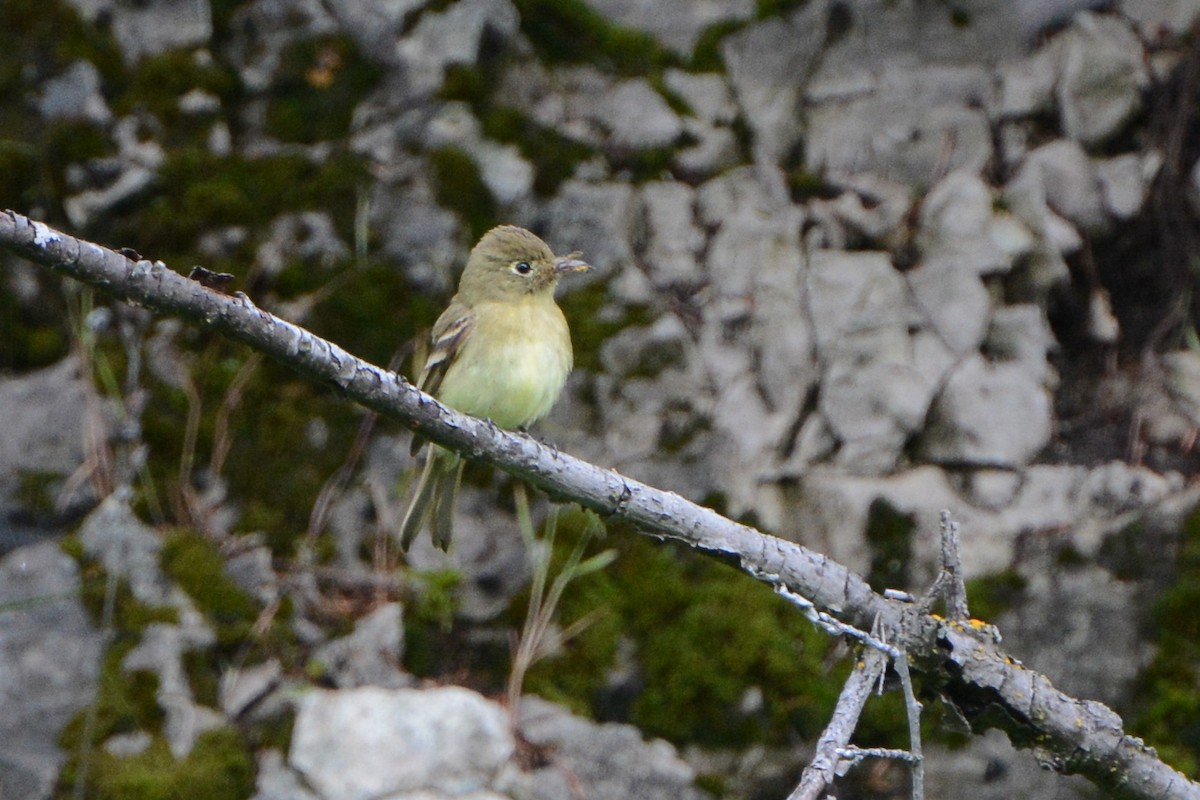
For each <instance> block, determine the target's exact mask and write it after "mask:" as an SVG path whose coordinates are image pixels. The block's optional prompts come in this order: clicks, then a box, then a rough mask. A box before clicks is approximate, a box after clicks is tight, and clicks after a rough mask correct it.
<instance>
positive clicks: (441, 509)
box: [400, 446, 464, 551]
mask: <svg viewBox="0 0 1200 800" xmlns="http://www.w3.org/2000/svg"><path fill="white" fill-rule="evenodd" d="M463 463H464V462H463V460H462V459H461V458H459V457H458V456H457V455H456V454H454V453H451V452H449V451H446V450H443V449H442V448H440V447H434V446H430V447H429V448H428V449H427V450H426V454H425V467H424V469H422V470H421V479H420V481H419V482H418V483H417V490H416V492H415V493H414V494H413V499H412V501H411V502H410V503H409V505H408V511H407V512H405V514H404V521H403V522H402V523H400V549H401V550H404V551H407V550H408V548H409V546H410V545H412V543H413V540H415V539H416V538H417V534H419V533H420V532H421V528H423V527H425V521H426V520H428V519H429V517H430V514H433V543H434V544H435V545H437V546H438V547H440V548H441V549H442V550H446V549H448V548H449V547H450V534H451V532H452V530H453V525H454V506H455V501H456V499H457V496H458V487H459V484H460V483H461V482H462V471H463Z"/></svg>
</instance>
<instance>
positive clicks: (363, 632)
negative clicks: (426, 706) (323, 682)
mask: <svg viewBox="0 0 1200 800" xmlns="http://www.w3.org/2000/svg"><path fill="white" fill-rule="evenodd" d="M403 656H404V622H403V620H402V619H401V608H400V604H399V603H385V604H384V605H381V606H380V607H379V608H377V609H375V610H374V611H372V612H371V613H370V614H367V615H366V616H365V617H363V618H362V619H360V620H358V622H357V623H355V625H354V632H353V633H351V634H350V635H348V636H343V637H342V638H340V639H334V640H333V641H331V642H328V643H326V644H324V645H322V646H321V647H319V648H318V649H317V650H316V651H315V652H314V653H313V655H312V660H313V661H314V662H317V663H318V664H320V665H321V667H322V668H323V669H324V671H325V674H326V675H328V676H329V677H330V679H331V680H332V681H333V684H334V685H335V686H337V687H338V688H339V689H351V688H355V687H358V686H380V687H383V688H385V689H398V688H401V687H403V686H407V685H408V684H409V683H410V680H409V679H408V678H407V676H405V674H404V673H403V672H402V671H401V670H400V668H399V666H398V665H399V664H400V661H401V659H402V658H403Z"/></svg>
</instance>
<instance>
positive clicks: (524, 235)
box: [400, 225, 588, 550]
mask: <svg viewBox="0 0 1200 800" xmlns="http://www.w3.org/2000/svg"><path fill="white" fill-rule="evenodd" d="M580 255H581V254H580V253H571V254H570V255H567V256H556V255H554V253H553V252H552V251H551V250H550V248H549V247H548V246H547V245H546V243H545V242H543V241H542V240H541V239H539V238H538V237H537V236H534V235H533V234H532V233H530V232H529V231H527V230H525V229H524V228H517V227H515V226H512V225H501V226H499V227H497V228H492V229H491V230H490V231H488V232H487V233H485V234H484V235H483V238H482V239H480V240H479V243H478V244H477V245H475V248H474V249H473V250H471V255H470V256H469V257H468V258H467V266H466V268H465V269H464V270H463V274H462V279H461V280H460V281H459V284H458V293H457V294H455V295H454V297H453V298H452V299H451V300H450V306H449V307H448V308H447V309H446V310H445V311H443V312H442V315H441V316H440V317H438V320H437V322H436V323H434V326H433V334H432V347H431V349H430V351H429V356H428V358H427V359H426V361H425V366H424V368H423V369H422V370H421V375H420V377H419V378H418V379H417V388H418V389H423V390H424V391H426V392H428V393H429V394H431V395H433V396H434V397H436V398H437V399H438V400H440V401H441V402H443V403H445V404H446V405H448V406H450V407H451V408H453V409H455V410H457V411H461V412H463V413H464V414H470V415H472V416H475V417H486V418H487V419H490V420H491V421H492V422H495V423H496V424H497V425H499V426H500V427H502V428H523V427H525V426H526V425H531V424H533V423H534V422H536V421H537V420H538V419H541V418H542V417H544V416H545V415H546V413H547V412H549V411H550V408H551V407H552V406H553V405H554V401H555V400H557V399H558V395H559V393H560V392H562V388H563V384H564V383H566V380H567V374H568V373H569V372H570V371H571V363H572V353H571V333H570V331H569V330H568V329H567V320H566V318H565V317H564V316H563V313H562V310H561V309H560V308H559V307H558V304H557V303H555V302H554V289H555V287H556V286H558V279H559V278H561V277H562V276H563V275H565V274H567V273H571V272H582V271H584V270H586V269H588V265H587V264H586V263H584V262H583V261H581V260H580V258H579V256H580ZM421 444H422V440H421V439H419V438H418V439H417V440H415V441H414V442H413V452H414V453H416V452H417V449H418V448H419V447H420V446H421ZM462 470H463V461H462V459H461V458H460V457H459V456H458V455H457V454H455V453H452V452H450V451H448V450H444V449H442V448H440V447H437V446H435V445H430V447H429V448H428V452H427V453H426V456H425V467H424V469H423V470H422V471H421V479H420V481H419V482H418V484H417V489H416V493H415V494H414V495H413V499H412V502H411V503H410V504H409V507H408V512H407V513H406V514H405V515H404V522H403V523H402V524H401V526H400V546H401V548H403V549H404V550H408V547H409V545H410V544H412V541H413V539H415V538H416V536H417V534H418V533H419V532H420V530H421V528H422V527H424V525H425V521H426V520H427V519H429V518H430V516H432V518H433V525H432V528H433V543H434V544H435V545H437V546H438V547H440V548H441V549H443V550H445V549H447V548H448V547H449V546H450V533H451V527H452V524H453V519H454V503H455V497H456V496H457V494H458V487H459V485H460V483H461V482H462Z"/></svg>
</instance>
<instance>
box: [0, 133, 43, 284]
mask: <svg viewBox="0 0 1200 800" xmlns="http://www.w3.org/2000/svg"><path fill="white" fill-rule="evenodd" d="M40 182H41V165H40V163H39V161H38V150H37V147H36V146H35V145H34V144H32V143H31V142H25V141H20V140H17V139H0V207H3V208H18V209H21V208H29V207H30V206H32V205H34V204H35V203H36V202H37V199H36V197H37V194H36V190H37V189H38V188H39V184H40ZM5 294H9V293H7V292H6V293H5Z"/></svg>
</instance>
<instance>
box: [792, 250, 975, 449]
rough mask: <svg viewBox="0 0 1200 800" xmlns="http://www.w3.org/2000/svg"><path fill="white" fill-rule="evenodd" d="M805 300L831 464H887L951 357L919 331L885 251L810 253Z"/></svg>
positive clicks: (916, 315) (919, 417)
mask: <svg viewBox="0 0 1200 800" xmlns="http://www.w3.org/2000/svg"><path fill="white" fill-rule="evenodd" d="M808 304H809V309H810V311H809V313H810V315H811V318H812V322H813V327H814V331H815V335H816V342H817V352H818V354H819V356H820V359H821V363H822V364H823V365H824V373H823V376H822V379H821V386H820V395H819V397H818V409H819V410H820V412H821V415H822V417H824V419H825V421H826V422H827V423H828V425H829V428H830V430H831V431H832V432H833V433H834V435H836V437H837V438H838V440H839V441H840V442H841V449H840V451H839V453H838V463H839V464H842V465H843V466H845V467H847V468H850V469H853V470H855V471H865V472H875V471H885V470H887V469H890V468H891V467H893V466H894V465H895V463H896V459H897V458H898V456H899V455H900V452H901V450H902V449H903V447H904V444H905V442H906V441H907V439H908V437H909V436H911V435H912V434H913V433H914V432H916V430H917V429H918V428H919V427H920V425H921V424H922V423H923V422H924V419H925V415H926V412H927V411H928V408H929V403H930V401H931V400H932V399H933V396H934V393H935V392H936V390H937V387H938V386H939V385H940V383H941V380H942V379H943V376H944V374H945V373H946V371H947V370H948V369H949V367H950V364H951V363H952V357H951V355H950V353H949V351H948V350H947V348H946V346H945V345H944V344H941V343H940V342H938V341H937V340H936V338H935V337H931V335H930V334H928V333H921V332H920V326H921V319H920V315H919V313H918V312H917V310H916V309H915V308H913V306H912V305H911V303H910V302H909V300H908V294H907V290H906V288H905V286H904V280H903V278H901V276H900V274H899V273H898V272H897V271H896V270H895V269H893V268H892V265H891V261H890V259H889V258H888V256H887V255H886V254H883V253H840V252H830V251H819V252H817V253H813V254H812V257H811V259H810V263H809V277H808ZM913 330H916V331H918V333H916V334H912V333H910V331H913Z"/></svg>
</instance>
